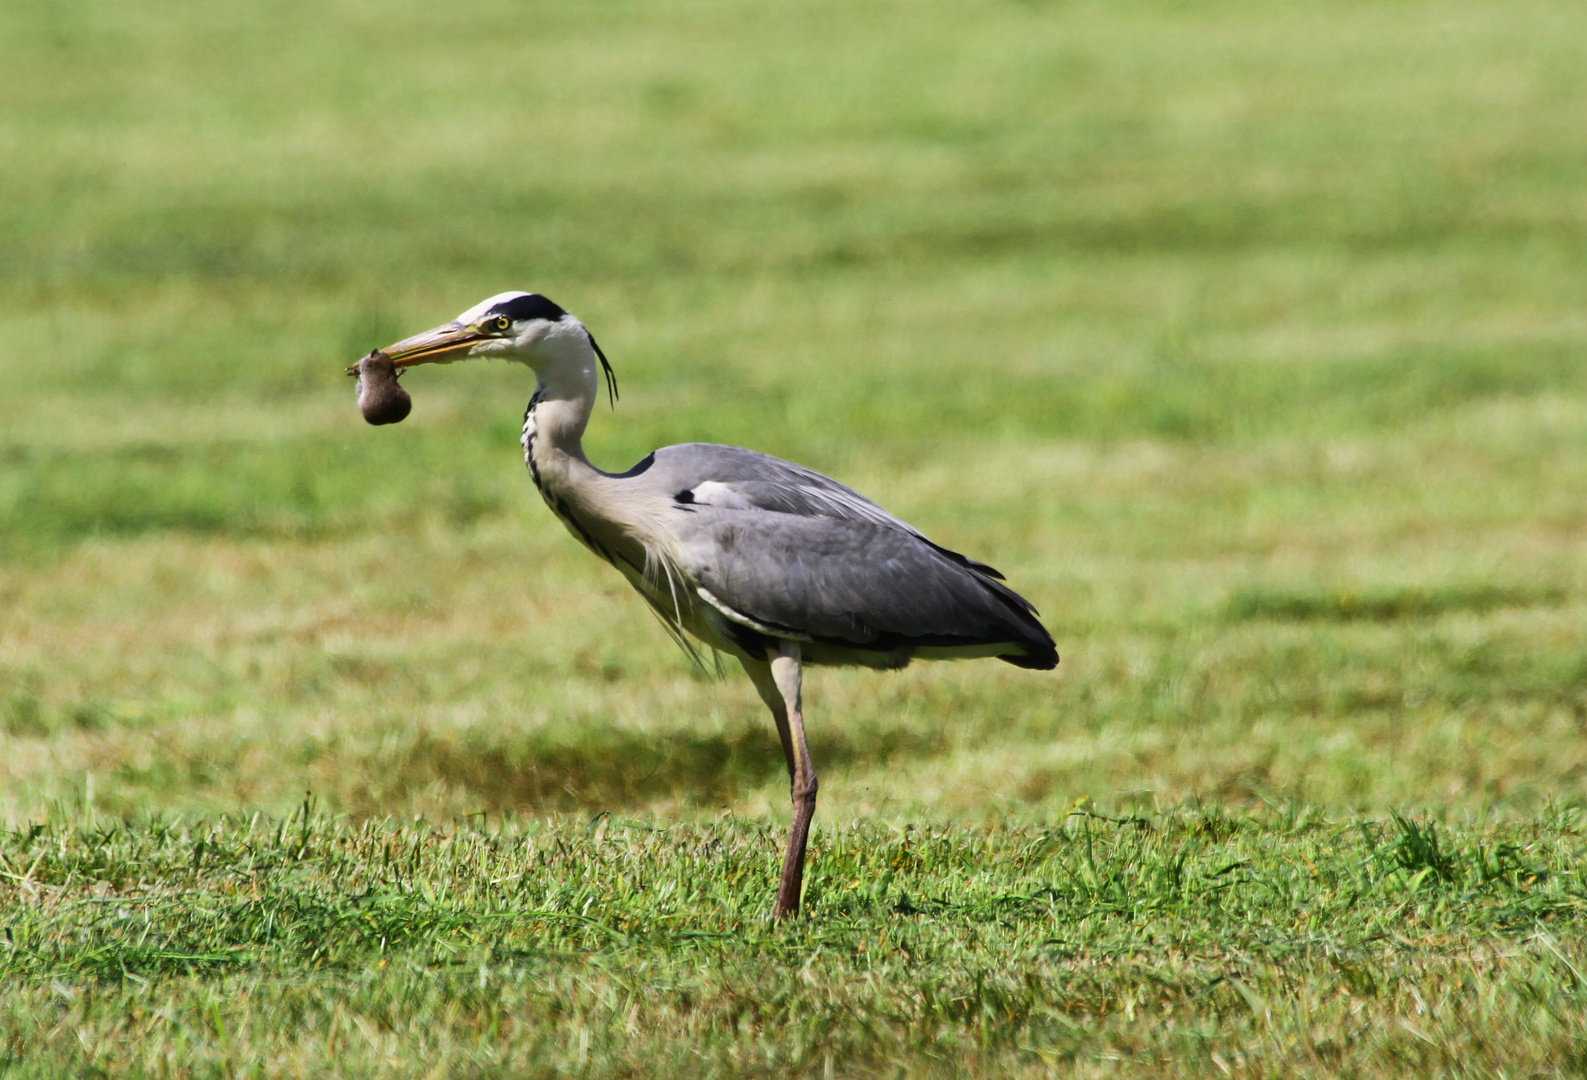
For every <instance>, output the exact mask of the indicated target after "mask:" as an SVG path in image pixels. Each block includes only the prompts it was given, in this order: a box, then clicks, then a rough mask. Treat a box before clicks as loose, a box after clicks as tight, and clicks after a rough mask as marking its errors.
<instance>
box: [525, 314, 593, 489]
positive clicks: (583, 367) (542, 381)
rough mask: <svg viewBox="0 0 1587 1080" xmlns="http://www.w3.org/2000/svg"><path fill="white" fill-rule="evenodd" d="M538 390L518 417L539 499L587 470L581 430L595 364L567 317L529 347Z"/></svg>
mask: <svg viewBox="0 0 1587 1080" xmlns="http://www.w3.org/2000/svg"><path fill="white" fill-rule="evenodd" d="M530 364H531V366H532V367H533V368H534V369H535V375H536V377H537V379H538V380H539V385H538V386H537V387H536V388H535V396H534V400H533V401H532V402H531V403H530V408H529V413H528V415H527V416H525V417H524V427H523V448H524V456H525V458H526V459H527V460H528V464H529V470H530V472H531V473H532V474H533V475H534V478H535V482H536V484H538V485H540V487H541V490H542V492H543V493H546V494H549V492H548V491H547V488H550V489H553V490H555V489H559V488H564V487H566V486H567V484H568V481H569V479H570V477H569V473H570V472H574V471H578V470H580V469H581V468H588V469H592V468H593V466H591V465H590V463H589V459H588V458H586V457H585V456H584V429H585V427H586V426H587V425H588V424H589V422H590V413H591V412H592V411H593V410H594V408H595V400H596V397H597V395H598V394H599V393H600V384H601V372H600V359H599V358H598V357H597V356H596V355H595V349H594V348H593V347H592V346H591V345H590V337H589V334H588V333H587V332H586V331H585V329H584V325H583V324H582V323H580V322H579V321H578V320H577V319H575V318H573V317H572V316H571V315H568V316H565V317H564V318H562V319H560V320H559V321H558V322H556V323H555V324H553V325H552V327H551V328H550V330H548V331H547V332H546V334H545V336H544V337H542V338H541V339H540V340H539V341H538V342H536V343H535V347H534V352H533V354H532V358H531V360H530Z"/></svg>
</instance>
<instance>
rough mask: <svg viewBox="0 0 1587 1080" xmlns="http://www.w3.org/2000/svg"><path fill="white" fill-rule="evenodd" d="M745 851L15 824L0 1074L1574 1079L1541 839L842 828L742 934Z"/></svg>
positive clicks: (1569, 866)
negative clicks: (795, 918) (795, 896)
mask: <svg viewBox="0 0 1587 1080" xmlns="http://www.w3.org/2000/svg"><path fill="white" fill-rule="evenodd" d="M473 824H474V825H475V826H483V825H484V822H483V821H476V822H474V823H473ZM780 842H781V837H780V835H779V833H778V830H776V829H775V828H771V827H767V826H764V825H759V824H753V823H748V822H743V821H738V820H733V819H722V820H718V821H715V822H700V823H698V824H693V825H678V826H675V827H671V828H658V827H655V826H652V825H646V824H642V823H638V822H632V821H627V820H623V819H619V818H616V817H610V816H607V815H598V816H597V817H596V818H595V819H593V820H592V821H590V822H589V823H587V824H586V823H581V822H579V821H576V820H571V819H561V820H558V821H555V822H551V823H546V824H538V825H528V826H520V827H517V828H514V829H511V830H510V831H505V832H497V831H493V830H486V829H483V828H472V827H463V826H462V825H459V826H458V827H456V828H452V829H446V830H437V829H435V828H433V827H430V826H427V825H423V824H402V823H397V822H393V821H391V820H381V821H369V822H365V823H363V824H362V825H357V826H354V825H350V824H348V823H345V822H338V821H335V820H332V819H328V818H325V817H321V816H317V815H315V814H314V813H313V812H312V811H311V809H310V808H309V806H308V805H307V804H305V806H304V808H303V810H302V811H301V812H300V813H299V814H298V815H296V816H294V817H288V818H278V819H274V820H267V819H260V818H257V817H255V818H254V819H252V820H245V819H232V818H225V819H218V820H210V821H207V822H203V823H183V822H176V821H159V820H155V821H151V822H147V823H140V824H138V825H132V826H125V825H116V824H109V825H106V824H103V823H99V824H86V823H85V824H83V825H81V826H79V827H76V828H71V829H62V828H51V827H49V826H39V827H36V828H33V829H30V830H27V831H23V832H18V833H15V834H12V835H11V836H10V837H9V838H8V839H7V841H6V843H5V848H4V858H5V861H6V865H7V866H8V867H10V868H12V870H11V871H10V872H9V876H10V878H11V880H13V881H17V882H20V885H19V890H20V892H21V894H22V895H23V896H24V897H26V899H27V903H26V905H25V907H24V909H23V910H22V911H20V912H19V913H18V915H17V917H16V918H15V919H13V921H12V922H11V923H10V924H9V926H8V934H7V941H6V946H5V949H4V951H3V952H0V964H4V968H3V970H4V971H5V972H6V973H7V975H8V977H9V978H12V979H14V980H15V985H16V986H17V987H18V989H16V990H14V991H13V992H11V993H9V994H8V995H7V996H6V999H5V1000H4V1001H3V1002H0V1018H3V1019H0V1023H4V1025H5V1029H6V1030H7V1032H8V1035H9V1047H7V1048H4V1049H0V1055H6V1056H0V1061H5V1062H6V1063H7V1064H8V1065H9V1067H10V1070H9V1071H10V1072H11V1073H12V1074H13V1075H17V1076H55V1075H60V1074H61V1073H64V1072H70V1071H76V1070H82V1071H92V1070H94V1069H95V1068H96V1067H97V1068H101V1069H103V1070H104V1071H106V1072H112V1073H115V1072H125V1073H140V1074H150V1075H158V1074H162V1073H165V1072H169V1071H173V1070H174V1071H178V1072H181V1073H183V1074H184V1075H186V1074H193V1075H203V1074H208V1073H216V1074H221V1073H225V1074H237V1073H253V1072H257V1071H263V1072H271V1073H283V1074H285V1073H296V1072H307V1073H318V1072H321V1071H323V1070H324V1063H325V1062H329V1061H334V1062H335V1065H334V1071H335V1072H337V1073H338V1074H341V1075H386V1074H400V1073H405V1072H408V1071H411V1070H413V1069H415V1068H418V1069H435V1070H439V1071H440V1072H441V1073H443V1074H451V1073H457V1072H461V1073H465V1074H470V1075H474V1074H481V1075H520V1076H525V1075H527V1076H556V1075H564V1074H565V1073H568V1072H582V1073H587V1074H590V1075H632V1076H656V1075H680V1074H683V1073H687V1074H688V1075H693V1076H745V1075H782V1074H786V1073H796V1074H797V1073H806V1072H811V1073H819V1072H821V1071H824V1070H827V1069H830V1068H831V1067H832V1063H834V1062H835V1063H839V1064H840V1066H841V1068H842V1070H843V1072H844V1074H845V1075H854V1076H892V1075H896V1074H897V1073H898V1072H899V1071H900V1070H902V1071H904V1072H907V1073H911V1074H918V1075H962V1074H972V1075H1000V1076H1007V1075H1019V1076H1026V1075H1030V1076H1035V1075H1046V1074H1048V1073H1049V1071H1051V1070H1053V1069H1064V1070H1068V1069H1071V1068H1075V1069H1077V1070H1078V1071H1081V1072H1083V1073H1090V1072H1093V1071H1097V1072H1100V1071H1107V1070H1108V1066H1107V1063H1108V1062H1113V1063H1115V1066H1117V1067H1124V1068H1128V1069H1129V1070H1130V1071H1131V1072H1134V1073H1137V1074H1141V1075H1161V1076H1176V1075H1183V1073H1184V1071H1185V1070H1186V1069H1202V1070H1212V1069H1214V1068H1215V1067H1220V1068H1222V1069H1224V1070H1228V1069H1230V1068H1231V1067H1232V1068H1237V1069H1238V1070H1239V1071H1240V1072H1242V1073H1248V1074H1252V1075H1272V1074H1275V1073H1280V1072H1282V1073H1283V1074H1285V1075H1332V1074H1334V1073H1335V1071H1336V1070H1340V1069H1349V1068H1351V1067H1353V1066H1355V1065H1356V1064H1358V1063H1360V1062H1362V1061H1365V1060H1376V1061H1379V1062H1382V1063H1384V1064H1385V1065H1387V1066H1389V1067H1390V1068H1393V1069H1396V1070H1408V1071H1429V1072H1438V1073H1440V1074H1444V1075H1493V1074H1495V1073H1497V1072H1507V1071H1511V1070H1529V1071H1531V1070H1543V1071H1546V1072H1553V1071H1563V1072H1569V1073H1574V1072H1576V1071H1577V1070H1579V1069H1580V1068H1581V1067H1582V1065H1583V1064H1584V1049H1583V1046H1582V1042H1581V1028H1582V1024H1583V1022H1584V1020H1587V1014H1584V1006H1583V998H1582V979H1583V976H1582V974H1581V968H1580V965H1581V964H1582V963H1583V962H1587V955H1584V950H1583V949H1582V948H1581V943H1580V940H1579V938H1577V937H1575V936H1574V935H1573V934H1572V933H1571V931H1570V927H1571V926H1572V925H1573V924H1574V923H1575V921H1576V920H1578V919H1579V918H1580V915H1581V912H1582V910H1583V908H1584V906H1587V892H1584V888H1583V887H1584V884H1587V882H1584V881H1583V878H1582V875H1581V861H1582V856H1583V854H1584V849H1583V834H1582V825H1581V821H1580V817H1579V814H1577V813H1575V812H1570V813H1560V812H1557V811H1555V812H1550V813H1546V814H1543V815H1540V816H1538V817H1537V818H1536V819H1534V820H1533V821H1531V822H1529V823H1527V824H1525V825H1520V826H1517V825H1509V826H1504V825H1496V824H1494V823H1491V822H1478V821H1465V822H1461V823H1459V824H1455V825H1449V826H1440V825H1438V824H1437V823H1434V822H1430V821H1423V822H1417V821H1411V820H1407V819H1404V818H1395V819H1393V820H1390V821H1386V822H1366V821H1358V822H1355V823H1340V822H1331V821H1328V820H1326V819H1323V818H1321V817H1319V816H1317V815H1315V814H1312V813H1309V812H1306V811H1304V810H1297V809H1295V808H1293V807H1292V808H1288V809H1286V810H1283V811H1279V812H1274V813H1268V814H1261V815H1256V816H1252V815H1245V814H1238V813H1229V812H1227V811H1223V810H1219V809H1216V808H1200V809H1194V810H1191V809H1185V810H1181V811H1178V812H1173V813H1168V814H1153V815H1148V816H1141V817H1132V818H1124V819H1115V818H1109V817H1105V816H1099V815H1097V814H1095V813H1093V812H1090V811H1088V810H1085V809H1083V808H1077V809H1076V810H1075V811H1073V812H1072V813H1070V814H1069V815H1068V816H1067V817H1060V818H1059V819H1058V820H1057V821H1055V822H1054V823H1053V824H1052V825H1049V826H1044V827H1034V826H1029V825H1024V826H1022V825H1018V824H1012V823H1007V822H1004V823H994V824H991V825H989V826H985V827H963V826H954V827H918V828H917V827H915V826H900V827H891V828H889V827H886V826H878V825H875V824H852V825H844V826H840V827H836V828H829V829H827V830H826V831H825V833H824V839H823V842H822V844H821V850H820V865H821V870H822V872H821V874H820V875H819V876H818V878H817V879H816V880H814V881H812V882H811V884H810V885H809V887H808V889H807V892H806V897H805V899H806V906H807V917H806V918H804V919H803V920H801V921H800V922H799V923H797V924H796V925H794V926H792V927H789V928H783V929H773V928H772V927H771V926H770V925H768V922H767V903H768V899H767V896H766V889H765V882H766V880H767V879H769V878H770V877H771V875H772V874H773V873H775V871H776V869H777V865H778V861H779V859H778V856H779V847H780ZM283 1028H285V1029H288V1030H290V1031H291V1032H292V1034H291V1035H290V1036H289V1037H286V1038H283V1037H282V1034H281V1033H282V1029H283ZM63 1029H71V1030H74V1031H76V1032H77V1033H78V1039H71V1040H63V1039H61V1038H60V1037H59V1034H58V1033H59V1032H61V1031H62V1030H63ZM79 1040H82V1041H79Z"/></svg>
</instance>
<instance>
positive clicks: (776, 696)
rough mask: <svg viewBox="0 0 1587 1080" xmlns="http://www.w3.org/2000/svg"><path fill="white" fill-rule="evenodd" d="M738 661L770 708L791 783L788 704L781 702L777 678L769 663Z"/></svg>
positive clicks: (790, 738)
mask: <svg viewBox="0 0 1587 1080" xmlns="http://www.w3.org/2000/svg"><path fill="white" fill-rule="evenodd" d="M739 662H740V663H742V664H743V665H744V674H746V675H748V676H749V680H750V682H752V683H754V684H755V689H756V690H757V691H758V692H759V693H760V699H761V700H762V701H764V702H765V703H766V708H768V709H770V710H771V718H772V720H773V721H775V722H776V724H777V738H778V740H779V741H780V742H781V743H782V756H783V760H784V761H786V762H787V763H788V783H789V784H790V785H791V784H792V783H793V781H794V749H793V734H792V733H791V732H790V731H789V730H788V706H786V705H784V704H783V700H782V691H781V690H779V689H777V680H776V679H774V678H772V674H771V665H770V664H767V663H764V662H763V661H760V660H749V659H741V660H740V661H739Z"/></svg>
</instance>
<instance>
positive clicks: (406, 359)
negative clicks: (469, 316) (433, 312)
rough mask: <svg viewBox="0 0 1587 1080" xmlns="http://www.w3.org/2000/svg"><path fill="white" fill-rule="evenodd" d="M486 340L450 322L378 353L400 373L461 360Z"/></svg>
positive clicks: (474, 330) (469, 328) (353, 367)
mask: <svg viewBox="0 0 1587 1080" xmlns="http://www.w3.org/2000/svg"><path fill="white" fill-rule="evenodd" d="M489 336H490V335H489V334H486V333H485V332H484V331H483V330H481V329H480V328H479V327H477V326H464V325H463V324H462V323H458V322H449V323H446V324H444V325H442V326H437V327H436V328H435V329H434V330H426V331H425V332H424V333H422V334H415V335H413V336H412V337H410V338H403V339H402V340H401V341H399V342H397V343H396V344H395V345H387V346H386V347H385V348H384V349H382V350H381V352H383V353H385V354H386V355H387V356H389V357H391V363H392V365H393V366H394V367H397V368H399V369H400V368H405V367H412V366H413V365H415V364H434V363H442V364H444V363H449V362H451V361H453V360H461V359H462V358H463V355H464V354H466V353H467V352H468V350H469V349H471V348H473V347H474V344H475V343H476V342H480V341H484V340H485V339H486V338H488V337H489ZM347 370H348V371H349V372H356V371H357V370H358V365H357V364H353V365H351V366H349V367H348V369H347Z"/></svg>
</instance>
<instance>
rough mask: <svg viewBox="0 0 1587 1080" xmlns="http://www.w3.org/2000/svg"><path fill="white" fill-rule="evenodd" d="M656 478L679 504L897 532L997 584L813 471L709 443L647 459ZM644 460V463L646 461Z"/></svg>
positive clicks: (984, 570) (984, 568)
mask: <svg viewBox="0 0 1587 1080" xmlns="http://www.w3.org/2000/svg"><path fill="white" fill-rule="evenodd" d="M653 458H654V465H655V466H656V467H657V468H656V471H657V473H658V474H659V475H658V476H657V478H656V479H657V480H658V481H661V480H663V479H664V480H665V482H666V484H667V485H668V486H669V487H670V488H671V489H672V490H670V491H669V492H667V494H669V495H670V496H671V497H672V498H673V499H674V501H676V502H678V503H679V504H680V505H694V506H710V507H716V508H719V509H724V510H764V511H768V512H771V513H779V514H790V515H793V516H795V517H820V518H835V519H837V520H840V521H851V522H864V523H867V524H871V525H880V526H884V527H887V528H892V529H897V530H900V531H902V532H905V533H907V534H909V535H910V536H913V537H914V538H915V539H916V540H918V541H920V542H922V543H924V544H926V545H928V546H929V547H931V548H933V549H935V550H936V551H938V552H939V553H941V554H942V555H943V556H944V557H946V558H947V559H948V560H949V561H950V562H954V563H957V564H958V565H960V566H964V567H967V568H969V569H972V570H975V571H977V572H978V573H981V574H985V575H987V576H989V577H993V578H997V579H998V580H1002V578H1003V575H1002V574H1000V573H999V572H998V571H997V570H995V569H993V568H992V567H990V566H988V565H987V564H986V563H983V562H978V561H976V560H975V559H972V558H969V557H968V556H966V555H961V554H959V553H958V552H957V551H950V550H949V549H947V548H945V547H942V546H941V545H938V544H935V543H932V541H931V540H929V539H928V538H927V537H926V535H925V534H924V533H922V532H921V531H920V530H919V529H917V528H915V527H914V526H913V525H911V524H909V523H908V522H907V521H904V520H903V519H902V518H899V517H896V516H894V515H892V514H890V513H888V512H887V511H886V510H884V509H882V508H881V507H880V506H878V505H877V504H876V503H874V502H872V501H871V500H870V499H867V498H866V497H865V496H864V495H861V494H860V493H859V492H857V491H855V490H854V489H853V488H850V487H847V486H846V485H844V484H840V483H838V482H837V481H836V480H834V479H832V478H831V477H830V476H825V475H823V474H821V473H818V472H816V471H815V470H814V469H807V468H805V467H804V466H802V465H795V464H793V463H792V462H790V461H784V460H782V459H781V458H775V457H772V456H771V455H769V454H761V453H757V452H756V451H754V450H745V449H743V448H741V447H737V446H719V445H717V444H715V443H682V444H679V445H677V446H668V447H665V448H664V449H661V450H658V451H656V453H655V454H654V455H653ZM648 460H650V459H647V461H648Z"/></svg>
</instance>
